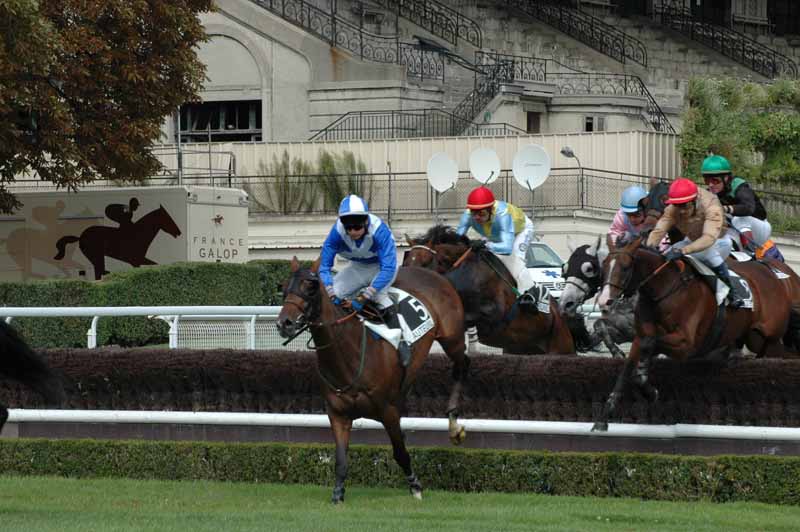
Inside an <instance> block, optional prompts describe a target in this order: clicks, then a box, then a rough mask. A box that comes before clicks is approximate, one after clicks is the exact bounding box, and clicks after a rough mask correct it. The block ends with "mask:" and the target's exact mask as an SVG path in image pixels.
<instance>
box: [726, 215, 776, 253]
mask: <svg viewBox="0 0 800 532" xmlns="http://www.w3.org/2000/svg"><path fill="white" fill-rule="evenodd" d="M731 225H732V226H733V227H734V229H735V231H736V232H738V233H741V232H742V231H751V232H752V233H753V242H754V243H755V245H756V246H758V247H761V246H763V245H764V244H765V243H766V242H767V240H769V237H771V236H772V225H770V223H769V222H768V221H766V220H759V219H758V218H756V217H754V216H734V217H733V219H732V220H731ZM729 231H731V229H729ZM736 240H737V241H738V240H739V238H738V235H736Z"/></svg>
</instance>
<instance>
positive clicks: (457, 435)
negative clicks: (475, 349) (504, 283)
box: [447, 355, 469, 445]
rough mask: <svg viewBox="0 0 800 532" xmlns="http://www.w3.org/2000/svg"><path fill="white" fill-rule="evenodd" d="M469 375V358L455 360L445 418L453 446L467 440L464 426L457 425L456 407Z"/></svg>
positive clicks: (459, 402)
mask: <svg viewBox="0 0 800 532" xmlns="http://www.w3.org/2000/svg"><path fill="white" fill-rule="evenodd" d="M468 374H469V357H467V356H466V355H464V356H463V357H462V358H461V359H457V360H456V364H455V366H453V380H454V383H453V388H452V389H451V390H450V400H449V401H447V418H448V420H449V425H448V432H449V435H450V442H451V443H452V444H453V445H461V444H462V443H464V440H465V439H466V438H467V431H466V429H465V428H464V425H459V423H458V407H459V405H460V404H461V395H462V393H463V391H464V383H465V382H466V380H467V375H468Z"/></svg>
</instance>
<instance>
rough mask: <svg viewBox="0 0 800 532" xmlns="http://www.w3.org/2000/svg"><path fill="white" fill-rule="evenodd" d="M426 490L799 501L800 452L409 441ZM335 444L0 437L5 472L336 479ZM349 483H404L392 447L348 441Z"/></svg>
mask: <svg viewBox="0 0 800 532" xmlns="http://www.w3.org/2000/svg"><path fill="white" fill-rule="evenodd" d="M412 456H413V461H414V468H415V472H416V473H417V475H418V476H419V477H420V479H421V480H422V482H423V484H424V485H425V487H427V488H431V489H437V490H450V491H498V492H527V493H543V494H550V495H572V496H600V497H632V498H641V499H657V500H673V501H698V500H704V501H714V502H732V501H758V502H764V503H771V504H790V505H796V504H798V503H800V458H797V457H776V456H713V457H707V456H690V457H685V456H674V455H652V454H627V453H548V452H538V451H497V450H470V449H454V448H446V449H445V448H431V447H426V448H415V449H412ZM334 460H335V458H334V448H333V446H331V445H319V444H308V445H290V444H282V443H209V442H163V441H161V442H158V441H94V440H36V439H6V440H0V469H2V470H3V471H4V472H5V473H6V474H20V475H61V476H66V477H75V478H87V477H112V478H113V477H123V478H136V479H165V480H166V479H169V480H222V481H236V482H241V481H244V482H271V483H283V484H286V483H300V484H321V485H325V486H331V485H332V484H333V475H334V471H333V469H334V468H333V463H334ZM348 482H349V483H351V484H356V485H363V486H371V487H398V488H400V487H404V485H405V480H404V478H403V475H402V473H401V471H400V469H399V467H398V466H397V465H396V464H395V461H394V459H393V458H392V452H391V449H390V448H388V447H365V446H360V445H354V446H351V447H350V451H349V471H348Z"/></svg>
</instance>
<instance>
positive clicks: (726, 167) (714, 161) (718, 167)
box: [700, 155, 731, 176]
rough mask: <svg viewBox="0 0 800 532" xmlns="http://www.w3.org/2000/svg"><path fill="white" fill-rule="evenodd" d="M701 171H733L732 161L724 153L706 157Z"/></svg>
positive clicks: (707, 173) (717, 173) (704, 173)
mask: <svg viewBox="0 0 800 532" xmlns="http://www.w3.org/2000/svg"><path fill="white" fill-rule="evenodd" d="M700 172H701V173H702V174H703V175H704V176H705V175H720V174H730V173H731V163H729V162H728V159H726V158H725V157H723V156H722V155H712V156H710V157H706V158H705V160H704V161H703V166H702V168H701V169H700Z"/></svg>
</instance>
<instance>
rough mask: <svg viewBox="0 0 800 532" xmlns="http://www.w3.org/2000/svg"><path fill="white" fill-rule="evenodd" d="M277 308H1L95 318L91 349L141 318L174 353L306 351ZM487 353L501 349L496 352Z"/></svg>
mask: <svg viewBox="0 0 800 532" xmlns="http://www.w3.org/2000/svg"><path fill="white" fill-rule="evenodd" d="M280 309H281V307H277V306H235V307H234V306H207V307H187V306H173V307H0V316H3V317H5V318H6V322H7V323H8V322H11V320H12V319H13V318H35V317H40V318H59V317H83V318H91V320H92V321H91V326H90V327H89V330H88V331H87V332H86V347H88V348H89V349H93V348H95V347H97V325H98V323H99V321H100V318H107V317H126V316H142V317H146V318H149V319H159V320H163V321H165V322H166V323H167V324H168V325H169V335H168V336H169V347H170V349H176V348H184V349H214V348H221V349H261V350H267V349H289V350H305V349H307V347H306V342H307V341H308V340H309V339H310V336H311V335H310V334H309V333H308V332H305V333H303V334H301V335H300V336H298V337H297V338H296V339H295V340H293V341H292V342H291V343H290V344H288V345H287V346H284V345H283V342H284V339H283V338H281V337H280V335H279V334H278V329H277V327H276V326H275V322H276V320H277V318H278V313H279V312H280ZM583 310H584V312H586V313H587V315H588V316H589V318H596V317H597V316H598V315H599V314H598V313H597V312H596V311H595V309H594V307H593V306H592V305H588V304H587V305H584V308H583ZM481 350H482V351H484V352H497V353H500V352H501V351H500V350H498V349H493V348H485V349H481Z"/></svg>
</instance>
